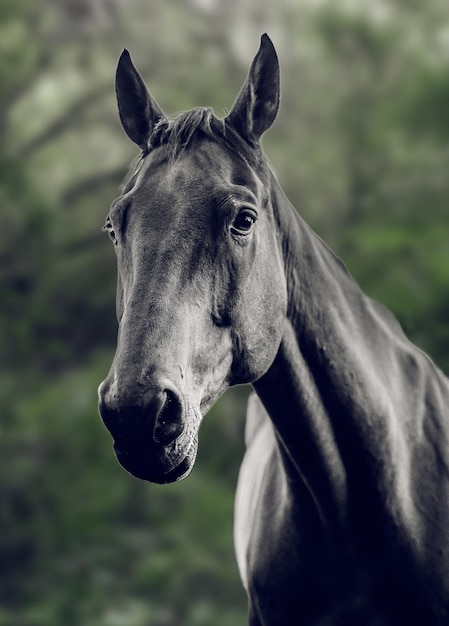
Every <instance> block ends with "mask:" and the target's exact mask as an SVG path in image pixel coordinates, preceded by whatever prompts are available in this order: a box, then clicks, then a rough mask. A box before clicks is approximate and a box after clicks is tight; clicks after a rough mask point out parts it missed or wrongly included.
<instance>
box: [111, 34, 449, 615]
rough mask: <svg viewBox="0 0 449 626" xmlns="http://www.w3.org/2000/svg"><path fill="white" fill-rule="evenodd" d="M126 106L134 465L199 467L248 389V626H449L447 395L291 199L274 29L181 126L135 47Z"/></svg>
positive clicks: (242, 537)
mask: <svg viewBox="0 0 449 626" xmlns="http://www.w3.org/2000/svg"><path fill="white" fill-rule="evenodd" d="M116 93H117V101H118V110H119V115H120V119H121V123H122V126H123V128H124V130H125V132H126V134H127V135H128V137H129V138H130V139H131V140H132V141H133V142H134V143H135V144H137V145H138V146H139V147H140V149H141V154H140V157H139V159H138V162H137V163H136V164H135V165H134V167H133V168H132V171H131V172H130V175H129V178H128V182H127V183H126V184H125V186H124V187H123V190H122V194H121V196H120V197H119V198H118V199H117V200H115V201H114V202H113V204H112V206H111V210H110V212H109V215H108V217H107V220H106V224H105V229H106V230H107V231H108V233H109V236H110V238H111V239H112V241H113V244H114V248H115V252H116V255H117V265H118V286H117V318H118V322H119V331H118V339H117V349H116V353H115V356H114V359H113V362H112V365H111V369H110V372H109V374H108V376H107V377H106V379H105V380H104V381H103V382H102V383H101V385H100V387H99V410H100V414H101V417H102V419H103V421H104V423H105V425H106V428H107V429H108V430H109V431H110V433H111V435H112V438H113V441H114V444H113V445H114V451H115V454H116V456H117V459H118V461H119V463H120V464H121V465H122V466H123V467H124V468H125V469H126V470H127V471H128V472H130V473H131V474H132V475H134V476H135V477H137V478H139V479H142V480H147V481H152V482H155V483H169V482H172V481H177V480H181V479H182V478H184V477H186V476H187V475H188V474H189V472H190V471H191V469H192V467H193V464H194V462H195V457H196V453H197V448H198V429H199V427H200V423H201V421H202V419H203V416H204V415H205V414H206V413H207V411H208V409H209V408H210V407H211V406H212V404H213V403H214V402H215V401H216V400H217V398H218V397H219V396H220V395H221V394H222V393H223V391H224V390H225V389H226V388H227V387H229V386H232V385H240V384H247V383H250V384H251V385H252V387H253V391H252V395H251V396H250V398H249V401H248V412H247V422H246V427H245V428H246V429H245V441H246V453H245V457H244V459H243V462H242V466H241V469H240V474H239V479H238V485H237V493H236V501H235V523H234V543H235V552H236V557H237V563H238V567H239V571H240V574H241V578H242V581H243V585H244V586H245V588H246V590H247V594H248V607H249V608H248V624H249V625H250V626H351V625H354V626H355V625H356V626H393V625H394V626H402V625H407V626H408V625H409V624H419V625H421V626H440V625H443V624H445V625H446V626H447V624H448V623H449V408H448V407H449V383H448V379H447V378H446V377H445V375H444V374H443V373H442V372H441V371H440V370H439V369H438V368H437V367H436V366H435V365H434V364H433V363H432V361H431V360H430V359H429V358H428V357H427V356H426V355H425V354H424V353H423V352H421V351H420V350H419V349H418V348H416V347H415V346H413V345H412V344H411V343H410V342H409V341H408V340H407V339H406V337H405V335H404V334H403V332H402V330H401V327H400V325H399V323H398V322H397V321H396V320H395V318H394V317H393V315H392V314H391V313H390V312H388V311H387V310H386V309H385V308H383V307H382V306H381V305H380V304H377V303H376V302H374V301H373V300H371V299H369V298H368V297H367V296H365V295H364V294H363V293H362V291H361V289H360V288H359V286H358V285H357V284H356V282H355V281H354V279H353V278H352V277H351V276H350V274H349V273H348V271H347V269H346V268H345V266H344V264H343V263H342V262H341V261H340V260H339V258H337V257H336V256H335V255H334V254H333V252H332V251H331V250H330V249H329V248H328V247H327V246H326V245H325V243H324V242H323V241H322V240H321V239H320V238H319V237H318V236H317V235H316V234H314V233H313V231H312V230H311V229H310V228H309V227H308V226H307V225H306V223H305V222H304V221H303V220H302V218H301V217H300V216H299V215H298V213H297V212H296V211H295V209H294V208H293V207H292V205H291V204H290V203H289V201H288V199H287V197H286V196H285V195H284V193H283V191H282V189H281V188H280V186H279V184H278V182H277V180H276V178H275V176H274V174H273V173H272V170H271V168H270V166H269V164H268V161H267V158H266V157H265V155H264V153H263V151H262V148H261V143H260V139H261V137H262V135H263V134H264V133H265V132H266V131H267V130H268V129H269V128H270V127H271V126H272V124H273V123H274V120H275V118H276V116H277V114H278V109H279V99H280V95H279V94H280V80H279V62H278V58H277V54H276V51H275V48H274V46H273V44H272V42H271V40H270V39H269V37H268V36H267V35H263V36H262V38H261V41H260V47H259V49H258V52H257V54H256V55H255V57H254V59H253V61H252V64H251V66H250V69H249V73H248V75H247V78H246V80H245V81H244V84H243V86H242V88H241V91H240V92H239V94H238V96H237V98H236V100H235V102H234V104H233V106H232V108H231V110H230V111H229V112H226V117H224V118H223V119H220V118H217V117H216V116H215V115H214V113H213V112H212V110H211V109H209V108H196V109H192V110H190V111H187V112H184V113H181V114H179V115H178V116H177V117H175V118H167V117H166V116H165V114H164V113H163V112H162V110H161V108H160V107H159V105H158V104H157V102H156V100H155V99H154V98H153V97H152V96H151V95H150V93H149V92H148V90H147V88H146V86H145V83H144V81H143V79H142V77H141V76H140V74H139V73H138V71H137V70H136V69H135V67H134V65H133V63H132V60H131V57H130V55H129V53H128V52H127V51H126V50H125V51H123V53H122V56H121V57H120V61H119V63H118V67H117V74H116Z"/></svg>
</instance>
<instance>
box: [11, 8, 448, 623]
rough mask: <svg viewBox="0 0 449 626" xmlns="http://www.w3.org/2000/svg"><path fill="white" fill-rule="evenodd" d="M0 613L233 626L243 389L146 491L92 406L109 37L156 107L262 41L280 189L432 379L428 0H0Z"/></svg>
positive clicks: (444, 153)
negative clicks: (171, 477) (191, 457)
mask: <svg viewBox="0 0 449 626" xmlns="http://www.w3.org/2000/svg"><path fill="white" fill-rule="evenodd" d="M0 15H1V18H2V19H1V22H0V24H1V25H0V48H1V51H2V54H1V55H0V99H1V106H0V120H1V123H0V134H1V142H0V198H1V209H0V211H1V223H2V228H1V229H0V255H1V264H0V282H1V303H0V335H1V359H2V362H1V367H2V372H1V378H0V403H1V406H2V411H1V412H2V419H1V431H0V452H1V456H2V461H3V463H2V466H3V471H2V473H1V475H0V494H1V500H2V506H1V509H0V527H1V534H0V577H1V581H0V625H2V624H5V626H6V625H8V626H19V624H20V625H23V624H27V625H28V624H29V625H31V626H44V625H45V626H60V624H63V623H64V624H67V625H71V624H72V625H74V626H77V625H81V624H82V625H83V626H90V625H92V626H93V625H94V624H95V626H116V625H121V624H123V625H124V624H126V625H127V626H148V625H149V624H151V625H153V626H175V625H176V626H178V625H179V626H181V625H182V626H203V625H204V626H206V625H210V624H214V626H234V625H235V624H243V623H245V619H246V618H245V615H246V599H245V596H244V592H243V591H242V588H241V584H240V581H239V579H238V575H237V569H236V565H235V563H234V556H233V548H232V505H233V496H234V489H235V482H236V476H237V471H238V466H239V463H240V459H241V456H242V453H243V419H244V407H245V399H246V396H247V393H248V390H247V389H244V388H240V389H236V390H232V391H230V392H227V394H225V396H224V397H223V398H222V400H221V401H220V402H219V403H218V404H217V406H216V407H214V409H213V410H212V411H211V414H210V415H209V416H208V417H207V418H206V419H205V421H204V424H203V426H202V429H201V432H200V448H199V458H198V463H197V465H196V467H195V469H194V471H193V473H192V475H191V476H190V477H189V478H188V479H187V480H186V481H184V482H181V483H180V484H176V485H172V486H166V487H158V486H154V485H148V484H145V483H142V482H139V481H137V480H135V479H133V478H131V477H130V476H128V475H127V474H126V473H125V472H124V471H123V470H122V469H120V468H119V466H118V465H117V463H116V462H115V460H114V456H113V453H112V450H111V448H110V440H109V436H108V435H107V433H106V431H105V429H104V428H103V426H102V425H101V422H100V418H99V417H98V416H97V412H96V386H97V384H98V383H99V382H100V381H101V380H102V379H103V378H104V376H105V374H106V373H107V368H108V367H109V364H110V362H111V357H112V354H113V351H114V348H115V340H116V321H115V315H114V307H115V286H116V275H115V258H114V253H113V251H112V247H111V246H110V242H109V241H108V239H107V237H106V236H105V234H104V233H102V232H101V227H102V226H103V223H104V218H105V216H106V214H107V212H108V208H109V205H110V203H111V202H112V200H113V199H114V198H115V197H116V196H117V195H118V194H119V188H120V183H121V181H122V180H123V178H124V176H125V174H126V171H127V168H128V166H129V164H130V162H131V160H132V159H133V158H134V156H135V155H136V152H135V150H134V146H133V145H132V144H131V143H130V142H129V141H128V140H127V138H126V137H125V135H124V134H123V131H122V130H121V126H120V123H119V120H118V115H117V112H116V103H115V95H114V73H115V66H116V62H117V59H118V57H119V55H120V53H121V51H122V49H123V48H125V47H126V48H128V49H129V50H130V51H131V53H132V55H133V58H134V61H135V63H136V66H138V67H139V70H140V71H141V73H142V75H143V76H144V78H145V80H146V82H147V84H148V85H149V87H150V90H151V92H152V95H153V96H154V97H155V98H156V100H157V101H158V102H159V104H160V105H161V106H162V108H163V109H164V111H166V112H168V113H173V114H174V113H176V112H178V111H180V110H186V109H189V108H191V107H194V106H198V105H207V106H212V107H213V108H214V110H215V112H216V114H217V115H218V116H221V115H223V116H224V115H225V113H224V109H230V107H231V105H232V102H233V100H234V98H235V96H236V94H237V92H238V90H239V88H240V86H241V84H242V82H243V79H244V77H245V74H246V71H247V67H248V63H249V61H250V60H251V58H252V56H253V55H254V53H255V51H256V50H257V48H258V45H259V37H260V34H261V33H262V32H264V31H267V32H269V34H270V36H271V37H272V39H273V41H274V43H275V45H276V48H277V50H278V53H279V58H280V63H281V70H282V74H281V81H282V82H281V87H282V104H281V111H280V115H279V118H278V120H277V122H276V124H275V126H274V127H273V129H272V130H270V132H269V133H267V136H266V137H265V138H264V149H265V152H266V154H267V156H268V158H269V160H270V162H271V163H272V165H273V169H274V171H275V172H276V174H277V176H278V178H279V180H280V182H281V185H282V187H283V188H284V189H285V191H286V192H287V195H288V196H289V198H290V200H291V201H292V203H293V204H294V206H295V207H296V208H297V209H298V211H299V212H300V213H301V215H302V216H303V217H304V218H305V219H306V221H307V222H308V223H309V224H310V225H311V226H312V227H313V228H314V230H316V232H317V233H318V234H319V235H320V236H322V237H323V238H324V239H325V240H326V241H327V242H328V243H329V244H330V245H331V246H332V247H333V249H334V250H335V251H336V252H337V253H338V254H339V255H340V256H341V257H342V258H343V259H344V260H345V262H346V263H347V265H348V266H349V269H350V271H351V272H352V273H353V274H354V275H355V277H356V279H357V280H358V281H359V282H360V284H361V285H362V287H363V289H364V290H365V291H366V292H367V293H368V294H370V295H372V296H373V297H375V298H376V299H378V300H380V301H382V302H383V303H384V304H386V305H387V306H388V307H389V308H391V309H392V310H393V311H394V313H395V314H396V315H397V316H398V318H399V320H400V322H401V324H402V325H403V326H404V328H405V330H406V332H407V334H408V335H409V336H410V338H411V339H412V340H413V341H414V342H416V343H417V344H418V345H419V346H420V347H422V348H423V349H424V350H426V351H427V352H429V353H430V355H431V356H432V358H433V359H434V360H435V361H436V362H437V363H438V364H439V365H440V366H441V367H442V368H443V369H444V370H445V371H446V372H448V371H449V296H448V293H449V290H448V286H449V262H448V251H447V239H448V215H449V208H448V206H449V200H448V198H449V177H448V175H447V173H448V171H449V36H448V32H449V31H448V27H447V15H446V7H445V5H444V3H441V2H439V0H429V2H427V3H425V4H422V3H421V4H418V3H408V2H405V1H403V0H395V1H391V2H388V3H387V2H381V1H375V2H373V1H371V2H368V0H366V1H362V2H351V1H349V0H333V1H332V2H331V1H325V0H321V1H318V0H303V1H302V2H298V1H293V0H279V2H277V3H273V2H268V1H266V0H264V1H262V2H261V1H259V0H244V1H241V0H240V1H237V0H229V1H228V2H219V0H189V1H188V2H182V1H181V0H175V1H174V2H170V3H161V2H157V1H156V0H152V1H148V0H96V1H95V0H83V1H82V2H80V1H78V2H76V1H74V0H63V1H56V0H39V1H38V2H33V1H32V0H15V1H14V2H11V1H8V0H6V1H5V2H3V6H2V8H1V9H0Z"/></svg>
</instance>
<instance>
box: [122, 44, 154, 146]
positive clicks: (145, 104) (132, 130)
mask: <svg viewBox="0 0 449 626" xmlns="http://www.w3.org/2000/svg"><path fill="white" fill-rule="evenodd" d="M115 91H116V94H117V104H118V111H119V114H120V120H121V122H122V126H123V130H124V131H125V133H126V134H127V135H128V137H129V138H130V139H131V140H132V141H134V143H136V144H137V145H138V146H140V147H141V148H142V150H147V148H148V139H149V138H150V135H151V133H152V132H153V128H154V126H155V124H157V122H158V121H159V120H160V119H163V118H164V117H165V116H164V114H163V113H162V111H161V109H160V108H159V105H158V104H157V103H156V101H155V100H154V98H152V97H151V96H150V94H149V93H148V90H147V88H146V85H145V83H144V81H143V79H142V77H141V76H140V74H139V72H138V71H137V70H136V68H135V67H134V65H133V62H132V61H131V57H130V54H129V52H128V50H123V52H122V55H121V57H120V60H119V62H118V66H117V73H116V76H115Z"/></svg>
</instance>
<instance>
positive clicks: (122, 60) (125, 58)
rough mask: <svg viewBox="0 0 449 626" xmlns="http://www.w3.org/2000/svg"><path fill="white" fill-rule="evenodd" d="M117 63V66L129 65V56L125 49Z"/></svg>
mask: <svg viewBox="0 0 449 626" xmlns="http://www.w3.org/2000/svg"><path fill="white" fill-rule="evenodd" d="M118 62H119V65H122V64H123V63H131V55H130V53H129V51H128V50H127V49H126V48H123V50H122V53H121V55H120V58H119V60H118Z"/></svg>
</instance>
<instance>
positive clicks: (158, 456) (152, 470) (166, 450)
mask: <svg viewBox="0 0 449 626" xmlns="http://www.w3.org/2000/svg"><path fill="white" fill-rule="evenodd" d="M189 430H190V429H189ZM113 447H114V452H115V456H116V457H117V460H118V462H119V463H120V465H121V466H122V467H123V468H124V469H125V470H126V471H127V472H129V473H130V474H131V475H132V476H134V477H135V478H139V479H140V480H145V481H147V482H151V483H157V484H167V483H173V482H176V481H179V480H182V479H183V478H186V477H187V476H188V474H190V472H191V471H192V468H193V465H194V463H195V459H196V455H197V451H198V436H197V432H195V433H191V436H189V437H186V436H185V435H182V436H181V437H179V440H176V441H175V442H174V443H173V444H171V445H169V446H166V447H162V448H160V447H157V448H156V447H155V446H154V444H153V445H151V444H150V445H148V446H145V443H143V442H142V441H139V442H133V443H131V442H130V441H129V440H128V441H119V440H117V439H116V440H115V441H114V446H113Z"/></svg>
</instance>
